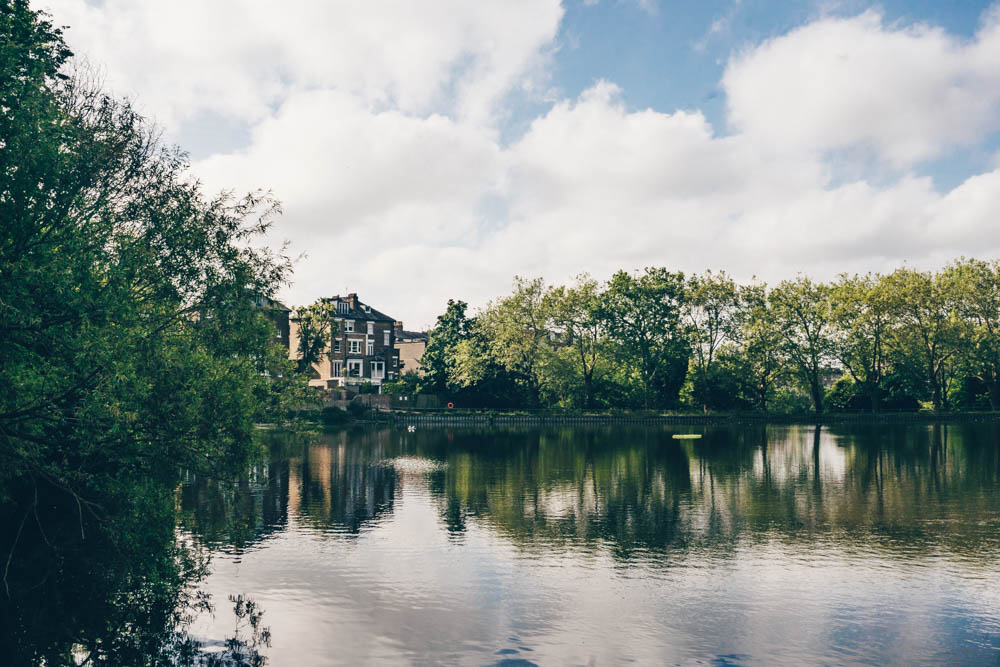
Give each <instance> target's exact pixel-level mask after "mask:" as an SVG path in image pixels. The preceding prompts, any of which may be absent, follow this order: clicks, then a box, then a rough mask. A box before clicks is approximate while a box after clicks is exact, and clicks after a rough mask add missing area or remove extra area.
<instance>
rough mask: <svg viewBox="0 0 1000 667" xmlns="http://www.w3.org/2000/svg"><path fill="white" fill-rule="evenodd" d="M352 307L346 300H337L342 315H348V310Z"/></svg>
mask: <svg viewBox="0 0 1000 667" xmlns="http://www.w3.org/2000/svg"><path fill="white" fill-rule="evenodd" d="M350 309H351V307H350V305H349V304H348V303H347V302H346V301H338V302H337V312H338V313H340V314H341V315H346V314H347V311H348V310H350Z"/></svg>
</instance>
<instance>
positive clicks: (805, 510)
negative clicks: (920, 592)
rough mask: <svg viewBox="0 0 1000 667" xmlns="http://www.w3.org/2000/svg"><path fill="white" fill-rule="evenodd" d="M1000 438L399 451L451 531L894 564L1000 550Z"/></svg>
mask: <svg viewBox="0 0 1000 667" xmlns="http://www.w3.org/2000/svg"><path fill="white" fill-rule="evenodd" d="M998 436H1000V428H998V427H997V426H996V425H960V426H936V427H926V428H924V427H916V428H914V427H912V426H878V427H864V428H851V427H835V428H832V429H822V430H818V429H814V428H812V427H808V428H804V427H767V428H766V429H765V428H764V427H750V428H745V429H741V428H717V429H709V430H708V431H706V432H705V433H704V437H703V438H702V439H701V440H696V441H684V442H678V441H675V440H671V439H670V433H668V432H667V431H663V430H657V429H647V430H638V429H637V430H632V429H614V430H612V429H589V430H573V429H545V430H539V431H532V430H521V431H518V430H509V431H493V432H486V431H476V430H471V429H469V430H457V431H452V432H448V433H447V437H443V433H442V432H441V431H433V430H425V431H423V432H422V433H419V434H413V435H410V434H401V435H398V436H397V438H398V444H397V445H396V447H398V448H399V449H400V450H405V451H407V452H408V453H409V454H410V455H417V456H428V457H433V458H437V459H439V460H443V461H445V462H446V463H447V465H446V466H445V467H444V468H443V469H441V470H440V471H438V472H435V473H433V474H432V475H431V476H430V488H431V491H432V492H433V493H434V494H435V496H436V497H437V498H438V501H439V503H440V512H441V515H442V520H443V522H444V524H445V526H446V527H447V528H448V529H449V530H451V531H456V532H461V531H463V530H464V529H465V527H466V526H467V524H468V521H469V520H476V521H479V522H482V523H484V524H486V525H489V526H491V527H493V528H494V529H496V530H499V531H501V532H503V533H504V534H505V535H506V536H508V537H509V538H510V539H512V540H514V541H515V542H517V543H519V544H521V545H523V546H526V547H550V546H553V545H555V544H563V545H575V546H577V547H580V548H587V549H590V548H593V547H594V546H595V545H597V544H599V543H605V544H608V545H610V546H611V547H612V548H613V549H614V552H615V553H617V554H619V555H622V556H628V555H629V554H630V553H632V552H633V551H634V550H635V549H640V550H653V551H666V550H670V551H678V550H680V551H681V552H683V551H684V550H685V549H691V548H709V549H713V550H721V551H722V552H730V551H733V550H734V549H736V548H737V547H738V545H740V544H741V543H742V542H743V541H745V540H748V539H749V540H751V541H754V540H763V539H778V540H781V541H786V542H795V541H815V540H821V541H829V542H831V543H835V544H840V545H842V546H850V545H859V546H862V547H864V548H875V549H879V550H881V551H883V552H887V553H890V554H891V553H900V554H904V553H905V554H910V555H913V554H920V553H924V552H929V551H930V550H933V549H936V548H946V549H948V550H950V551H955V552H968V551H970V550H980V549H984V548H989V549H992V550H996V549H997V547H998V546H1000V545H998V543H997V539H996V536H995V517H996V515H997V511H998V509H1000V497H998V494H997V491H996V489H997V486H998V484H1000V452H998V449H1000V448H998V442H1000V437H998Z"/></svg>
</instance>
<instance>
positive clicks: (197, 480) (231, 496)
mask: <svg viewBox="0 0 1000 667" xmlns="http://www.w3.org/2000/svg"><path fill="white" fill-rule="evenodd" d="M180 507H181V515H180V524H181V526H182V527H183V528H184V529H186V530H188V531H189V532H191V533H192V534H194V535H197V536H198V537H199V538H200V539H202V540H203V541H204V542H205V543H206V544H230V545H233V546H236V547H240V548H246V547H249V546H251V545H253V544H255V543H256V542H259V541H261V540H262V539H265V538H266V537H267V536H269V535H271V534H273V533H275V532H280V531H281V530H283V529H284V527H285V525H286V524H287V520H288V461H287V460H281V459H280V458H277V457H272V458H271V459H270V460H269V461H268V462H267V463H266V464H259V465H256V466H254V467H253V468H251V469H250V470H249V471H246V472H244V473H241V474H240V475H239V478H238V479H237V480H236V481H229V480H219V479H215V478H209V477H204V476H198V475H188V476H187V478H186V479H185V480H184V483H183V484H182V485H181V489H180Z"/></svg>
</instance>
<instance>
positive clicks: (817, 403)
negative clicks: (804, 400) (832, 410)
mask: <svg viewBox="0 0 1000 667" xmlns="http://www.w3.org/2000/svg"><path fill="white" fill-rule="evenodd" d="M810 385H811V387H810V388H811V389H812V399H813V408H814V409H815V410H816V414H818V415H819V414H822V413H823V386H822V385H821V384H820V383H819V374H818V373H816V374H814V375H813V376H812V378H811V379H810Z"/></svg>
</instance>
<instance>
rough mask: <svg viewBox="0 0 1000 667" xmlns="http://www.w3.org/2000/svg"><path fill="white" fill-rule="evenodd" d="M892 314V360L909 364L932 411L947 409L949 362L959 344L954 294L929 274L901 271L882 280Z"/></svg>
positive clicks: (940, 280) (906, 269)
mask: <svg viewBox="0 0 1000 667" xmlns="http://www.w3.org/2000/svg"><path fill="white" fill-rule="evenodd" d="M885 285H886V289H887V290H888V299H889V304H890V307H891V308H892V314H893V316H894V317H895V318H896V322H897V326H896V327H895V328H894V330H893V337H892V340H893V346H894V352H895V358H896V359H897V360H899V361H900V362H902V363H911V364H913V367H914V369H915V372H916V373H918V374H921V375H922V379H923V382H924V383H925V385H926V386H927V387H928V389H929V392H930V396H931V404H932V405H933V407H934V411H935V412H937V411H940V410H943V409H944V408H946V407H947V401H948V397H947V393H946V389H947V386H948V381H949V379H950V370H951V369H950V367H949V362H950V361H951V360H952V359H953V357H954V354H955V352H956V347H957V344H958V341H959V334H960V331H961V330H960V328H959V324H958V320H957V318H956V317H955V295H954V293H953V292H952V290H950V289H949V285H948V283H947V281H945V280H943V279H942V278H941V277H939V276H935V275H934V274H932V273H930V272H921V271H915V270H913V269H908V268H901V269H896V270H895V271H894V272H892V273H891V274H889V275H888V276H886V278H885Z"/></svg>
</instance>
